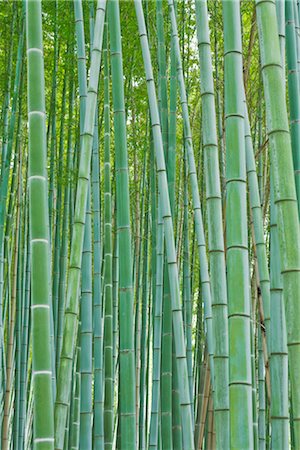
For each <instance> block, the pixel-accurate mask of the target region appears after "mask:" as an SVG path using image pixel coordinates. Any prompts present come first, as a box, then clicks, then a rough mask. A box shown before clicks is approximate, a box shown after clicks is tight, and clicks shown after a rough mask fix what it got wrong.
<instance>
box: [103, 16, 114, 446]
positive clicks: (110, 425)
mask: <svg viewBox="0 0 300 450" xmlns="http://www.w3.org/2000/svg"><path fill="white" fill-rule="evenodd" d="M107 32H108V25H107V24H106V34H105V44H104V52H103V59H104V133H105V134H104V304H105V310H104V311H105V318H104V367H105V394H104V399H105V401H104V442H105V448H107V449H112V445H113V430H114V365H113V291H112V287H113V286H112V251H113V249H112V204H111V164H110V106H109V64H108V48H107V46H108V42H107Z"/></svg>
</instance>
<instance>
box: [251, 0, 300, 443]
mask: <svg viewBox="0 0 300 450" xmlns="http://www.w3.org/2000/svg"><path fill="white" fill-rule="evenodd" d="M256 5H257V6H256V12H257V20H258V31H259V41H260V50H261V63H262V74H263V82H264V92H265V99H266V103H267V105H268V107H267V109H266V115H267V131H268V135H269V139H270V156H271V177H272V179H273V183H274V184H273V186H274V203H275V204H276V207H277V223H278V235H279V248H280V266H281V273H282V280H283V301H284V304H285V312H286V323H287V343H288V353H289V370H290V381H291V393H292V403H293V418H294V422H293V430H294V433H295V446H296V447H297V446H299V445H300V420H299V419H300V396H299V389H298V384H297V373H298V368H299V365H300V345H299V343H300V331H299V327H298V323H297V320H296V317H298V316H299V314H300V310H299V301H298V297H299V291H300V270H299V266H300V244H299V242H300V234H299V233H300V231H299V221H298V211H297V198H296V190H295V181H294V177H293V161H292V150H291V141H290V135H289V128H288V118H287V111H286V106H285V98H284V86H283V82H282V67H281V57H280V47H279V39H278V28H277V19H276V9H275V3H274V2H273V1H268V2H261V1H257V2H256ZM266 18H267V21H266ZM270 49H272V52H270Z"/></svg>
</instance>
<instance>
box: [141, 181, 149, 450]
mask: <svg viewBox="0 0 300 450" xmlns="http://www.w3.org/2000/svg"><path fill="white" fill-rule="evenodd" d="M145 190H146V192H145V194H144V195H145V196H146V199H145V221H144V228H145V232H144V245H143V247H144V248H143V273H142V330H141V373H140V410H139V448H140V449H143V450H144V449H146V448H147V437H146V436H147V434H148V433H147V431H148V427H147V421H146V418H147V415H146V411H147V409H146V407H147V402H146V398H147V369H146V362H147V341H148V339H149V335H148V328H149V325H150V323H149V324H147V316H148V312H149V306H148V301H149V293H148V247H149V244H148V241H149V188H148V186H145ZM149 322H150V317H149Z"/></svg>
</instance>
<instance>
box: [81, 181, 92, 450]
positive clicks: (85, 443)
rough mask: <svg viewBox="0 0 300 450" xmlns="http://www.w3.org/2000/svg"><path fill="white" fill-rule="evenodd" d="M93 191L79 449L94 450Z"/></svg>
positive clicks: (85, 263)
mask: <svg viewBox="0 0 300 450" xmlns="http://www.w3.org/2000/svg"><path fill="white" fill-rule="evenodd" d="M90 195H91V194H90V189H89V192H88V198H87V206H86V220H85V231H84V241H83V255H82V285H81V304H80V316H81V327H80V342H81V343H80V347H81V352H80V376H81V382H80V431H79V445H80V447H82V448H92V340H93V330H92V326H93V314H92V311H93V310H92V278H91V277H92V241H91V231H92V230H91V228H92V224H91V220H92V219H91V206H90V203H91V199H90Z"/></svg>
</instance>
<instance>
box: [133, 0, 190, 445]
mask: <svg viewBox="0 0 300 450" xmlns="http://www.w3.org/2000/svg"><path fill="white" fill-rule="evenodd" d="M134 3H135V10H136V16H137V21H138V26H139V35H140V40H141V46H142V53H143V59H144V66H145V72H146V80H147V89H148V99H149V107H150V115H151V124H152V132H153V138H154V146H155V152H156V167H157V176H158V185H159V192H160V195H161V207H162V215H163V218H164V230H165V239H166V252H167V263H168V274H169V279H170V290H171V301H172V316H173V327H174V330H176V333H174V339H175V351H176V363H177V368H178V380H179V390H180V404H181V418H182V426H183V427H184V429H185V433H183V448H185V449H190V450H191V449H194V439H193V427H192V414H191V404H190V395H189V386H188V372H187V361H186V350H185V343H184V335H183V322H182V313H181V306H180V296H179V284H178V269H177V261H176V250H175V242H174V232H173V223H172V216H171V209H170V199H169V192H168V184H167V176H166V167H165V161H164V153H163V142H162V134H161V128H160V121H159V113H158V106H157V99H156V91H155V85H154V77H153V72H152V66H151V57H150V51H149V44H148V37H147V32H146V26H145V20H144V13H143V8H142V3H141V1H140V0H136V1H135V2H134Z"/></svg>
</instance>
